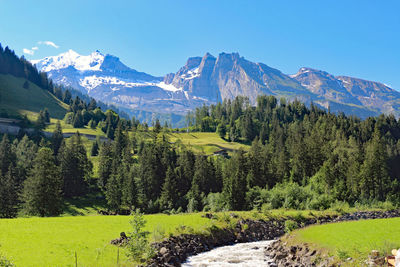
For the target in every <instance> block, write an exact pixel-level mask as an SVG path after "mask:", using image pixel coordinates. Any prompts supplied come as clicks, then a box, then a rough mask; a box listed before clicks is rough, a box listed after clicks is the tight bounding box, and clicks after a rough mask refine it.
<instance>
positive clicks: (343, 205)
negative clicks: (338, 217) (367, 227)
mask: <svg viewBox="0 0 400 267" xmlns="http://www.w3.org/2000/svg"><path fill="white" fill-rule="evenodd" d="M331 209H332V210H334V211H336V212H339V213H340V214H344V213H347V212H348V211H349V210H350V205H349V203H347V202H343V201H339V200H336V201H335V202H334V203H332V204H331Z"/></svg>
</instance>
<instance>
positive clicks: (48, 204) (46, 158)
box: [22, 147, 62, 217]
mask: <svg viewBox="0 0 400 267" xmlns="http://www.w3.org/2000/svg"><path fill="white" fill-rule="evenodd" d="M61 188H62V180H61V178H60V170H59V168H58V167H57V166H56V164H55V160H54V156H53V151H52V150H51V149H50V148H46V147H43V148H41V149H40V150H39V152H38V154H37V157H36V159H35V160H34V164H33V169H32V171H31V174H30V176H29V177H28V179H27V180H26V181H25V182H24V190H23V194H22V199H23V202H24V209H25V211H26V212H27V213H28V214H30V215H39V216H42V217H43V216H55V215H58V214H60V212H61V204H62V194H61Z"/></svg>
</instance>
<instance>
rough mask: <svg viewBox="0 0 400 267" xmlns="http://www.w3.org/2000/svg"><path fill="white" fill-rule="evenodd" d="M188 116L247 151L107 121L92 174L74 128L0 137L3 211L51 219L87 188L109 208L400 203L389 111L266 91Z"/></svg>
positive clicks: (397, 145) (397, 128)
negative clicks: (253, 101)
mask: <svg viewBox="0 0 400 267" xmlns="http://www.w3.org/2000/svg"><path fill="white" fill-rule="evenodd" d="M195 114H197V115H196V117H195V119H194V120H193V124H192V126H191V127H192V130H196V129H197V130H209V131H210V130H214V131H218V129H220V131H221V127H224V128H225V135H223V134H222V133H221V137H222V138H225V139H228V140H232V141H233V140H237V141H239V142H248V143H251V145H250V148H249V150H248V151H244V150H239V151H237V152H235V153H233V154H232V156H231V157H230V158H224V157H220V156H210V155H205V154H195V153H194V152H193V151H192V150H191V148H190V147H185V146H183V145H182V144H180V143H179V142H176V143H172V142H171V141H170V140H169V139H168V134H166V133H165V132H164V131H162V129H163V128H162V127H161V125H160V123H159V122H158V123H157V122H156V123H155V125H154V127H153V131H152V132H150V131H148V132H144V133H143V132H142V131H138V128H140V127H143V125H140V124H135V125H133V122H132V121H130V122H129V124H130V126H129V127H128V126H127V124H125V123H127V122H126V121H124V120H115V121H113V119H112V118H111V117H110V119H106V120H109V123H115V128H114V132H113V135H114V136H113V137H114V140H113V141H111V140H110V141H108V142H100V141H96V142H94V143H93V146H92V149H91V151H90V154H91V155H92V156H96V157H98V161H99V168H98V173H97V175H94V174H93V172H92V166H93V164H92V163H91V162H90V159H89V158H88V156H87V155H88V153H87V151H86V150H85V147H84V146H83V144H82V140H81V138H80V136H79V134H77V135H75V136H74V137H72V138H70V139H68V140H64V138H62V129H61V126H60V125H58V127H57V129H56V131H55V133H54V135H53V137H52V139H51V140H47V141H46V140H42V141H41V142H40V143H35V142H33V141H32V140H30V139H29V138H28V137H23V138H22V139H20V140H18V139H15V140H14V141H13V142H10V141H9V139H8V137H6V136H5V137H3V140H2V142H1V144H0V156H1V158H0V170H1V173H0V174H1V175H0V190H3V191H2V192H1V193H0V196H1V200H0V205H1V208H0V211H1V212H2V214H1V216H3V217H12V216H15V215H16V214H17V212H18V210H22V211H25V212H27V213H28V214H34V215H40V216H48V215H57V214H59V213H60V212H61V207H62V201H63V199H64V198H70V197H75V196H85V195H86V194H87V193H88V192H89V189H90V190H99V192H101V193H102V194H103V195H104V197H105V199H106V200H107V204H108V208H109V209H110V210H113V211H116V212H121V211H123V210H135V209H136V208H139V209H141V210H142V211H144V212H147V213H155V212H164V211H168V212H184V211H189V212H192V211H200V210H248V209H254V208H279V207H285V208H295V209H305V208H310V209H326V208H329V207H331V206H332V205H334V204H335V202H337V201H341V202H345V203H349V204H351V205H355V204H356V203H372V202H374V201H390V202H392V203H394V204H398V203H399V202H400V193H399V192H400V190H399V189H400V186H399V177H400V176H399V175H400V168H399V166H400V164H399V163H400V142H399V138H400V122H399V121H398V120H397V119H396V118H395V117H394V116H392V115H381V116H379V117H371V118H368V119H366V120H360V119H358V118H356V117H352V116H351V117H348V116H345V115H344V114H338V115H336V114H332V113H330V112H329V111H324V110H322V109H319V108H317V107H316V106H314V105H311V106H310V107H306V106H305V105H304V104H302V103H300V102H298V101H294V102H291V103H289V102H286V101H284V100H280V101H278V100H277V99H276V98H274V97H271V96H268V97H267V96H260V97H259V98H258V101H257V106H255V107H253V106H250V105H248V104H247V101H246V99H244V98H240V97H239V98H236V99H235V100H233V101H225V102H224V103H221V104H217V105H214V106H209V107H206V106H204V107H202V108H199V109H198V110H196V112H195ZM110 116H111V115H110ZM197 127H199V128H197ZM202 127H203V128H202ZM207 127H208V128H207ZM233 137H235V138H236V139H234V138H233ZM94 176H95V177H94ZM45 190H47V191H45ZM49 198H51V200H49Z"/></svg>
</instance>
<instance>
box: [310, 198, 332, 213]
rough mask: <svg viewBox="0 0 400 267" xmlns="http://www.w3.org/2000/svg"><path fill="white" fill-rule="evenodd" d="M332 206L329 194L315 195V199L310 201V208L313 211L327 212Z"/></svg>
mask: <svg viewBox="0 0 400 267" xmlns="http://www.w3.org/2000/svg"><path fill="white" fill-rule="evenodd" d="M331 204H332V197H331V196H329V195H328V194H322V195H314V197H313V198H312V199H311V201H309V203H308V205H307V206H308V208H309V209H312V210H326V209H329V207H330V206H331Z"/></svg>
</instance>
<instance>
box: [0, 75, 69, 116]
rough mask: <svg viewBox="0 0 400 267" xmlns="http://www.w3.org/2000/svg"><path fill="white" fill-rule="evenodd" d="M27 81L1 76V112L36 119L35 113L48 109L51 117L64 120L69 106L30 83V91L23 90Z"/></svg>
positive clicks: (10, 76)
mask: <svg viewBox="0 0 400 267" xmlns="http://www.w3.org/2000/svg"><path fill="white" fill-rule="evenodd" d="M24 82H25V79H22V78H16V77H14V76H12V75H4V74H0V85H1V86H0V110H5V111H6V112H7V113H8V114H9V115H11V116H20V115H25V114H26V115H27V116H28V118H30V119H36V116H35V113H38V112H39V111H40V110H42V109H44V108H48V110H49V113H50V116H51V117H54V118H58V119H62V118H63V117H64V115H65V113H66V111H67V108H68V106H67V105H66V104H65V103H62V102H61V101H60V100H58V99H57V98H56V97H54V96H53V95H51V94H50V93H49V92H47V91H45V90H43V89H41V88H39V87H38V86H36V85H35V84H33V83H31V82H29V89H25V88H23V84H24Z"/></svg>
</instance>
